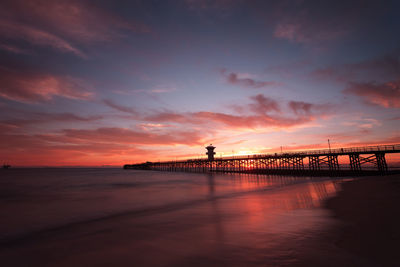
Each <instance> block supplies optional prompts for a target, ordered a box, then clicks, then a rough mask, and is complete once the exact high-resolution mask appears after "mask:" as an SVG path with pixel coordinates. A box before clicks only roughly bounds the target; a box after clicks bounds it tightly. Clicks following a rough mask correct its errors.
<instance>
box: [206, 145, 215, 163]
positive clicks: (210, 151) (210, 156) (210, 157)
mask: <svg viewBox="0 0 400 267" xmlns="http://www.w3.org/2000/svg"><path fill="white" fill-rule="evenodd" d="M206 149H207V153H206V155H208V160H214V155H215V152H214V149H215V146H213V145H212V144H210V145H209V146H207V147H206Z"/></svg>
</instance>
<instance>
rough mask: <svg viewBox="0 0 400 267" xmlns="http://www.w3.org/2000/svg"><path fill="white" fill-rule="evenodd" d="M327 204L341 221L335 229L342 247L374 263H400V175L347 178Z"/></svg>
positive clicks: (336, 243) (375, 264)
mask: <svg viewBox="0 0 400 267" xmlns="http://www.w3.org/2000/svg"><path fill="white" fill-rule="evenodd" d="M325 205H326V208H328V209H329V210H331V211H332V212H333V214H334V217H335V218H336V219H338V220H339V221H340V222H341V223H340V224H339V225H337V227H336V228H335V229H334V232H335V236H336V240H335V241H334V243H335V245H336V246H337V247H338V248H340V249H341V250H344V251H346V252H349V253H352V254H355V255H358V256H360V257H363V258H364V259H366V260H367V261H368V262H369V263H370V264H371V266H400V257H399V254H398V251H399V246H400V228H399V226H400V212H399V205H400V175H398V174H397V175H390V176H374V177H365V178H360V179H356V180H352V181H347V182H345V183H343V184H342V190H340V191H339V192H338V194H337V195H336V196H335V197H333V198H331V199H328V200H327V201H326V204H325Z"/></svg>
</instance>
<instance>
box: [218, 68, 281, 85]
mask: <svg viewBox="0 0 400 267" xmlns="http://www.w3.org/2000/svg"><path fill="white" fill-rule="evenodd" d="M221 73H222V75H224V77H225V79H226V81H227V82H228V83H230V84H232V85H238V86H241V87H246V88H262V87H270V86H278V85H281V83H278V82H274V81H257V80H254V79H251V78H241V77H240V76H239V74H237V73H234V72H231V73H226V70H225V69H223V70H221Z"/></svg>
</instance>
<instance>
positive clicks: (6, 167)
mask: <svg viewBox="0 0 400 267" xmlns="http://www.w3.org/2000/svg"><path fill="white" fill-rule="evenodd" d="M9 168H11V165H10V164H3V169H9Z"/></svg>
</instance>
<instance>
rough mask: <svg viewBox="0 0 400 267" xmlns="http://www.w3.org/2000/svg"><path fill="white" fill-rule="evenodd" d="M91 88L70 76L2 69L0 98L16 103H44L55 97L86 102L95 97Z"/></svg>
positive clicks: (0, 69) (0, 73)
mask: <svg viewBox="0 0 400 267" xmlns="http://www.w3.org/2000/svg"><path fill="white" fill-rule="evenodd" d="M89 88H90V85H88V84H87V83H86V82H84V81H83V80H81V79H77V78H73V77H69V76H57V75H52V74H47V73H37V72H29V71H21V70H20V71H14V70H10V69H6V68H0V97H3V98H7V99H11V100H14V101H19V102H25V103H33V102H43V101H48V100H51V99H52V98H53V97H54V96H60V97H65V98H70V99H82V100H86V99H90V98H91V97H92V96H93V92H91V91H89V90H88V89H89Z"/></svg>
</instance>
